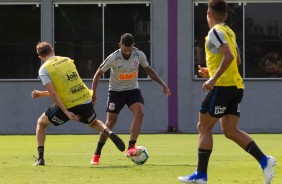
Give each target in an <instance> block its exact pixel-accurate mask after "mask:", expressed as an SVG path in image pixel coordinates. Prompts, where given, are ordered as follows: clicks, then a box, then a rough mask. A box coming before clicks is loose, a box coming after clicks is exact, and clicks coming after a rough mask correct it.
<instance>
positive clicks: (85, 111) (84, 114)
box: [45, 102, 96, 126]
mask: <svg viewBox="0 0 282 184" xmlns="http://www.w3.org/2000/svg"><path fill="white" fill-rule="evenodd" d="M68 111H70V112H72V113H74V114H75V115H79V116H80V122H82V123H85V124H89V123H91V122H92V121H93V120H94V119H95V118H96V113H95V110H94V108H93V104H92V102H90V103H87V104H81V105H77V106H74V107H71V108H69V109H68ZM45 114H46V116H47V117H48V119H49V121H50V122H51V123H53V124H54V125H55V126H59V125H62V124H64V123H66V122H67V121H69V118H68V117H67V115H66V114H65V113H64V112H63V111H62V110H61V109H60V108H59V107H58V106H57V105H56V104H53V105H51V106H50V107H49V108H48V109H47V110H46V111H45Z"/></svg>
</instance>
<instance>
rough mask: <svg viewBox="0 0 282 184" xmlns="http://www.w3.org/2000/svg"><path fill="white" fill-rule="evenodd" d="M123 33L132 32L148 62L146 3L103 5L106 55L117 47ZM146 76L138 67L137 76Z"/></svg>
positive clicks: (136, 44)
mask: <svg viewBox="0 0 282 184" xmlns="http://www.w3.org/2000/svg"><path fill="white" fill-rule="evenodd" d="M113 17H114V18H113ZM123 33H132V34H133V36H134V38H135V47H137V48H139V49H140V50H142V51H143V52H144V53H145V55H146V56H147V60H148V61H149V62H150V58H151V55H150V53H151V52H150V6H148V5H147V4H107V5H106V6H105V55H106V56H107V55H109V54H110V53H112V52H113V51H115V50H116V49H118V43H119V40H120V36H121V35H122V34H123ZM106 76H107V77H108V76H109V75H106ZM146 76H147V75H146V73H145V71H144V70H143V68H142V67H140V68H139V77H140V78H146Z"/></svg>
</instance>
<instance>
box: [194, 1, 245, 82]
mask: <svg viewBox="0 0 282 184" xmlns="http://www.w3.org/2000/svg"><path fill="white" fill-rule="evenodd" d="M207 9H208V6H207V4H198V5H194V61H193V62H194V77H195V78H198V77H200V76H199V74H198V65H201V66H206V60H205V37H206V36H207V34H208V31H209V27H208V24H207ZM225 22H226V24H227V25H228V26H229V27H230V28H231V29H232V30H233V31H234V32H235V34H236V38H237V44H238V47H239V49H240V51H241V53H240V54H241V58H242V53H243V6H241V5H239V4H238V3H229V4H228V17H227V20H226V21H225ZM242 60H243V58H242ZM239 70H240V73H241V74H242V71H243V63H242V64H241V65H240V66H239Z"/></svg>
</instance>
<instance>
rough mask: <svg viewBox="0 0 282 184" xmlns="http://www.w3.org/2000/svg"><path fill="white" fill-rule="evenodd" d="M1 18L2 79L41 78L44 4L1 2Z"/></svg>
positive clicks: (0, 58)
mask: <svg viewBox="0 0 282 184" xmlns="http://www.w3.org/2000/svg"><path fill="white" fill-rule="evenodd" d="M23 17H24V18H23ZM0 22H1V29H0V38H1V39H0V62H1V67H0V79H34V78H37V77H38V68H39V67H40V65H41V63H40V61H39V60H38V57H37V54H36V51H35V45H36V44H37V42H39V41H40V6H39V5H35V4H26V5H25V4H24V5H1V4H0Z"/></svg>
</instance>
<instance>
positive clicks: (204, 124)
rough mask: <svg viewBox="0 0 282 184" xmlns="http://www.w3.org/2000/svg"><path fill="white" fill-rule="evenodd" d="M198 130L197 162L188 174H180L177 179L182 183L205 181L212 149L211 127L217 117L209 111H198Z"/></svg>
mask: <svg viewBox="0 0 282 184" xmlns="http://www.w3.org/2000/svg"><path fill="white" fill-rule="evenodd" d="M198 119H199V122H198V132H199V142H198V164H197V168H196V170H195V172H194V173H192V174H190V175H188V176H180V177H178V180H179V181H181V182H183V183H187V182H188V183H189V182H190V183H193V182H195V183H199V184H206V183H207V169H208V163H209V158H210V155H211V152H212V149H213V136H212V129H213V127H214V125H215V123H216V122H217V120H218V118H215V117H212V116H211V115H210V114H209V113H205V114H203V113H199V118H198Z"/></svg>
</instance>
